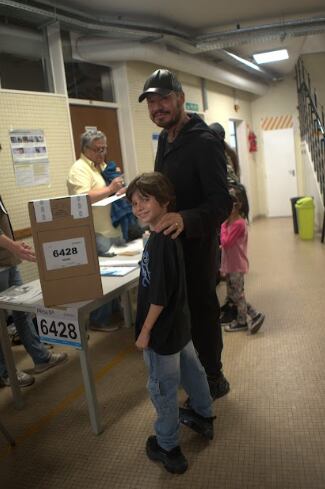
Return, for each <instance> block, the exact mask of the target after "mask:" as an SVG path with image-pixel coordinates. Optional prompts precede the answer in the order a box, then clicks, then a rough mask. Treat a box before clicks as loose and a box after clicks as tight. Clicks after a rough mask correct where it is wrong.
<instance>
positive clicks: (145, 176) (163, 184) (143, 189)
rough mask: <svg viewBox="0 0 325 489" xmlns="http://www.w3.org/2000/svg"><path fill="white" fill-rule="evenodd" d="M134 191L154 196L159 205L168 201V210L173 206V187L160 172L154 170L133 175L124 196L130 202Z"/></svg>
mask: <svg viewBox="0 0 325 489" xmlns="http://www.w3.org/2000/svg"><path fill="white" fill-rule="evenodd" d="M135 192H139V193H140V194H141V195H143V196H148V195H151V196H153V197H155V199H156V200H157V202H159V204H160V205H164V204H166V203H167V202H168V203H169V204H168V210H172V209H173V208H174V205H175V192H174V187H173V185H172V183H171V182H170V181H169V180H168V178H167V177H165V175H163V174H162V173H159V172H156V171H155V172H148V173H142V174H141V175H138V176H137V177H135V178H134V179H133V180H132V182H131V183H130V184H129V186H128V188H127V190H126V198H127V199H128V200H129V201H130V202H132V196H133V194H134V193H135Z"/></svg>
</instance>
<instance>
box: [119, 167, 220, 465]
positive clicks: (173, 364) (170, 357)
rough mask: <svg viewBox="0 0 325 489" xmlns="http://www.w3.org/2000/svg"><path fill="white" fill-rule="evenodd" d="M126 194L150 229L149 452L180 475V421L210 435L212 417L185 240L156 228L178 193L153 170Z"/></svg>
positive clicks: (145, 315)
mask: <svg viewBox="0 0 325 489" xmlns="http://www.w3.org/2000/svg"><path fill="white" fill-rule="evenodd" d="M126 196H127V198H128V200H129V201H130V202H131V204H132V210H133V213H134V215H135V216H136V217H137V218H138V219H139V220H140V221H142V223H143V224H146V225H149V226H150V230H151V234H150V237H149V240H148V242H147V244H146V246H145V248H144V251H143V255H142V260H141V273H140V279H139V292H138V307H137V317H136V346H137V347H138V348H139V349H141V350H143V354H144V360H145V363H146V364H147V367H148V370H149V381H148V390H149V393H150V397H151V401H152V403H153V405H154V406H155V408H156V411H157V420H156V422H155V432H156V436H150V437H149V438H148V440H147V444H146V451H147V455H148V457H149V458H150V459H151V460H154V461H158V462H162V463H163V465H164V467H165V468H166V470H168V471H169V472H172V473H179V474H181V473H183V472H185V471H186V469H187V460H186V458H185V457H184V455H183V453H182V452H181V449H180V447H179V444H178V435H179V426H180V422H181V423H183V424H185V425H186V426H188V427H190V428H192V429H193V430H194V431H196V432H198V433H200V434H201V435H203V436H204V437H205V438H207V439H210V440H211V439H212V438H213V419H214V417H213V416H212V399H211V396H210V390H209V386H208V382H207V378H206V374H205V371H204V369H203V367H202V365H201V363H200V362H199V359H198V357H197V354H196V352H195V350H194V347H193V343H192V339H191V318H190V312H189V308H188V304H187V292H186V282H185V269H184V262H183V253H182V245H181V243H180V241H179V238H177V239H171V238H170V237H169V236H166V235H164V234H163V233H156V232H155V227H156V226H157V224H158V222H159V221H160V219H161V218H162V216H163V215H164V214H166V212H167V209H169V207H170V206H171V205H172V203H173V200H174V192H173V188H172V185H171V183H170V182H169V180H167V178H166V177H165V176H164V175H162V174H161V173H158V172H153V173H144V174H142V175H140V176H138V177H136V178H135V179H134V180H133V181H132V182H131V183H130V185H129V187H128V189H127V192H126ZM179 385H182V386H183V388H184V389H185V391H186V392H187V394H188V395H189V401H190V406H191V407H190V408H189V409H185V408H179V407H178V388H179Z"/></svg>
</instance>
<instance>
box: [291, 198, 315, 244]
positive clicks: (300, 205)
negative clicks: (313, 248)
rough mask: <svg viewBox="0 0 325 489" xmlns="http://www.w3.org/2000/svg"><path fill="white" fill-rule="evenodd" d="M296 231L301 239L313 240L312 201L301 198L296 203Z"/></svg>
mask: <svg viewBox="0 0 325 489" xmlns="http://www.w3.org/2000/svg"><path fill="white" fill-rule="evenodd" d="M295 207H296V211H297V216H298V230H299V236H300V238H301V239H313V238H314V207H315V206H314V199H313V198H312V197H303V198H302V199H299V200H298V201H297V202H296V205H295Z"/></svg>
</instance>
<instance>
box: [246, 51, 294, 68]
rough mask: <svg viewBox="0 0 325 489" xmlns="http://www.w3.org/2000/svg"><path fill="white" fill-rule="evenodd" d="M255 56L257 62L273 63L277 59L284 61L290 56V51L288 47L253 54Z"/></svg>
mask: <svg viewBox="0 0 325 489" xmlns="http://www.w3.org/2000/svg"><path fill="white" fill-rule="evenodd" d="M253 58H254V60H255V61H256V63H257V64H259V65H261V64H263V63H272V62H275V61H282V60H284V59H288V58H289V54H288V51H287V50H286V49H277V50H276V51H268V52H265V53H256V54H253Z"/></svg>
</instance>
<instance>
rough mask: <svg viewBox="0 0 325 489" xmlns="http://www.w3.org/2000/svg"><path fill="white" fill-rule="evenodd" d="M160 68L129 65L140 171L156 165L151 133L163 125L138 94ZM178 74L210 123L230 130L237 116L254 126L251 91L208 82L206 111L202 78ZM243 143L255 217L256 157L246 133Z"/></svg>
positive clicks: (145, 65) (256, 206)
mask: <svg viewBox="0 0 325 489" xmlns="http://www.w3.org/2000/svg"><path fill="white" fill-rule="evenodd" d="M157 68H158V67H157V66H154V65H152V64H148V63H135V62H134V63H128V65H127V73H128V83H129V87H130V93H129V96H130V101H131V102H130V103H131V113H132V119H133V126H134V134H135V145H136V154H137V165H138V170H139V172H142V171H151V170H152V169H153V165H154V153H153V147H152V141H151V137H152V133H153V132H155V133H159V132H160V129H159V128H157V127H156V126H155V124H153V123H152V122H151V121H150V119H149V116H148V112H147V106H146V103H145V102H143V103H141V104H139V103H138V96H139V94H140V93H141V91H142V88H143V84H144V81H145V80H146V78H147V77H148V76H149V75H150V74H151V73H152V72H153V71H154V70H155V69H157ZM176 74H177V76H178V78H179V80H180V81H181V83H182V85H183V89H184V93H185V99H186V101H188V102H192V103H196V104H198V106H199V112H200V113H201V114H202V115H203V117H204V119H205V121H206V122H207V123H208V124H210V123H212V122H216V121H218V122H220V123H221V124H222V125H223V126H224V127H225V130H226V133H227V132H228V120H229V119H236V120H237V121H241V122H242V123H243V125H244V133H245V134H246V133H247V131H248V128H250V127H251V126H252V115H251V98H252V96H251V95H249V94H247V93H245V92H241V91H239V90H234V89H232V88H229V87H226V86H224V85H220V84H218V83H214V82H207V83H206V89H207V97H208V110H206V111H205V112H204V113H203V103H202V93H201V81H200V79H199V78H198V77H195V76H192V75H189V74H186V73H183V72H176ZM235 103H236V104H238V105H239V110H238V111H237V112H236V111H235V109H234V105H235ZM226 139H227V134H226ZM244 146H245V148H244V151H242V155H241V157H242V158H243V159H244V160H245V161H242V162H241V164H242V165H245V166H246V169H247V175H248V176H247V178H248V187H249V194H250V195H249V197H250V202H251V208H252V212H251V215H252V216H253V217H254V216H255V215H258V214H259V203H258V196H257V192H256V187H257V184H256V163H255V161H254V157H253V156H252V155H250V154H249V153H248V149H247V137H246V136H244Z"/></svg>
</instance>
